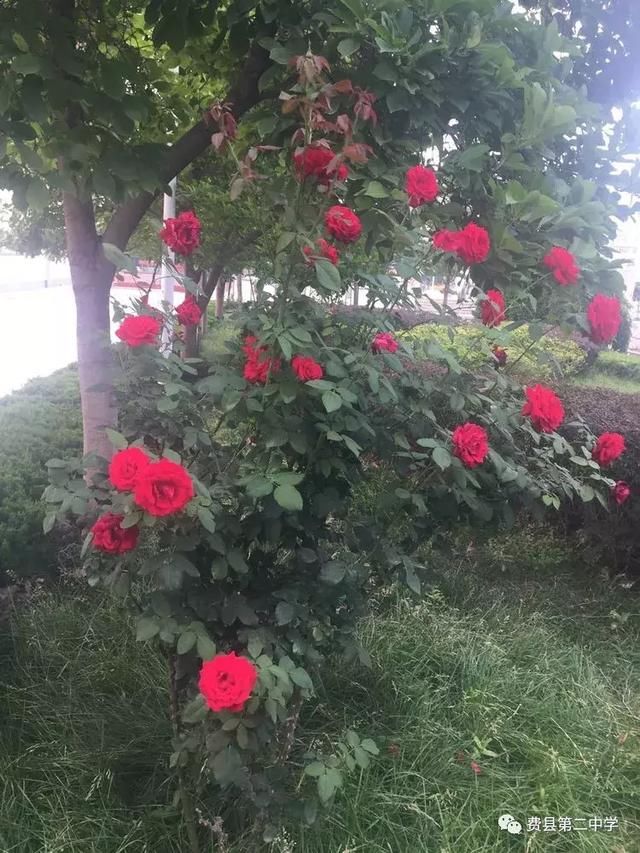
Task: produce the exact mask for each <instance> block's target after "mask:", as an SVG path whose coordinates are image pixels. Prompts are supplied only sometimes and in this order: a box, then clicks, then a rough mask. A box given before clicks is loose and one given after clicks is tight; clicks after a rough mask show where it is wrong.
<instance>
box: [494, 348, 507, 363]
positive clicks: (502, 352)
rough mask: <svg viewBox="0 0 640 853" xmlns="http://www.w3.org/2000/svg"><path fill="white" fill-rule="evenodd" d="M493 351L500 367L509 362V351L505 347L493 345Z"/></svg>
mask: <svg viewBox="0 0 640 853" xmlns="http://www.w3.org/2000/svg"><path fill="white" fill-rule="evenodd" d="M491 352H492V353H493V357H494V359H495V361H496V363H497V365H498V366H499V367H504V366H505V364H506V363H507V358H508V356H507V351H506V349H503V347H499V346H497V345H496V346H494V347H491Z"/></svg>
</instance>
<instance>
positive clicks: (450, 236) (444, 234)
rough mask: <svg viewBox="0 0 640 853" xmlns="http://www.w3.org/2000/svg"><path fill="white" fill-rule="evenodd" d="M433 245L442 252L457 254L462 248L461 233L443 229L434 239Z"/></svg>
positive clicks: (437, 232)
mask: <svg viewBox="0 0 640 853" xmlns="http://www.w3.org/2000/svg"><path fill="white" fill-rule="evenodd" d="M432 240H433V245H434V246H435V247H436V249H440V251H441V252H457V251H458V248H459V246H460V232H459V231H449V229H448V228H443V229H442V230H441V231H436V233H435V234H434V235H433V237H432Z"/></svg>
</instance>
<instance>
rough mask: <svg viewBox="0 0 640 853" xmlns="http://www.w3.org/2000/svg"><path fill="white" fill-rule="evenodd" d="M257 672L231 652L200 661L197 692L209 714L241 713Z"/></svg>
mask: <svg viewBox="0 0 640 853" xmlns="http://www.w3.org/2000/svg"><path fill="white" fill-rule="evenodd" d="M257 678H258V670H257V669H256V668H255V666H254V665H253V664H252V663H251V661H250V660H248V659H247V658H245V657H238V655H237V654H236V653H235V652H231V653H230V654H228V655H216V656H215V657H214V658H213V659H212V660H207V661H204V663H203V664H202V667H201V669H200V681H199V683H198V686H199V688H200V693H202V695H203V696H204V700H205V702H206V703H207V705H208V706H209V708H211V710H212V711H232V712H234V713H235V712H238V711H242V709H243V708H244V705H245V702H246V701H247V699H248V698H249V696H251V691H252V690H253V688H254V686H255V683H256V681H257Z"/></svg>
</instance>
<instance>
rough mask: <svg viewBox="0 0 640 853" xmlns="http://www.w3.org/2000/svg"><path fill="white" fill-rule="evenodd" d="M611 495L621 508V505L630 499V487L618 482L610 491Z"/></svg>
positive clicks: (621, 481) (623, 482) (622, 481)
mask: <svg viewBox="0 0 640 853" xmlns="http://www.w3.org/2000/svg"><path fill="white" fill-rule="evenodd" d="M611 494H612V495H613V499H614V501H615V502H616V503H617V504H618V506H622V504H623V503H626V502H627V501H628V500H629V498H630V497H631V486H630V485H629V484H628V483H625V481H624V480H618V482H617V483H616V484H615V486H614V487H613V488H612V489H611Z"/></svg>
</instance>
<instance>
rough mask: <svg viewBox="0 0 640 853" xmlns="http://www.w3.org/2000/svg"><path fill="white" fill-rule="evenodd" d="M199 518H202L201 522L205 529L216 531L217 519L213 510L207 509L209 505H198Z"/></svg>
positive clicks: (210, 531)
mask: <svg viewBox="0 0 640 853" xmlns="http://www.w3.org/2000/svg"><path fill="white" fill-rule="evenodd" d="M198 518H199V519H200V524H201V525H202V526H203V527H204V529H205V530H208V531H209V533H215V532H216V520H215V518H214V517H213V515H212V514H211V511H210V510H209V509H207V507H205V506H199V507H198Z"/></svg>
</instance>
